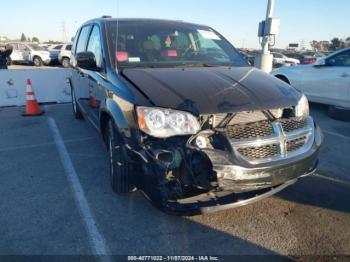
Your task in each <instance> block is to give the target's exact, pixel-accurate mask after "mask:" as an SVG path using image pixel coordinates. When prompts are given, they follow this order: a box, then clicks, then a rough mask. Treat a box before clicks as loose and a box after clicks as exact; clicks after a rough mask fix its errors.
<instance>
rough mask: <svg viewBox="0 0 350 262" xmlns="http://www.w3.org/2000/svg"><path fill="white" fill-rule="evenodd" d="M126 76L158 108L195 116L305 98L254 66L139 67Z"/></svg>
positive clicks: (280, 104)
mask: <svg viewBox="0 0 350 262" xmlns="http://www.w3.org/2000/svg"><path fill="white" fill-rule="evenodd" d="M122 74H123V76H124V77H125V78H126V79H127V80H129V81H130V82H132V83H133V84H134V85H135V86H136V87H137V88H138V89H139V90H141V91H142V92H143V93H144V94H145V95H146V96H147V97H148V99H150V100H151V101H152V103H153V104H154V105H155V106H159V107H165V108H173V109H178V110H183V111H188V112H192V113H193V114H195V115H200V114H214V113H227V112H239V111H253V110H263V109H273V108H282V107H289V106H293V105H296V104H297V102H298V100H299V98H300V95H301V94H300V93H299V92H298V91H297V90H296V89H294V88H292V87H291V86H289V85H287V84H285V83H284V82H282V81H280V80H278V79H276V78H275V77H273V76H271V75H269V74H266V73H264V72H262V71H260V70H258V69H255V68H251V67H230V68H228V67H201V68H145V69H144V68H142V69H140V68H136V69H124V70H123V72H122Z"/></svg>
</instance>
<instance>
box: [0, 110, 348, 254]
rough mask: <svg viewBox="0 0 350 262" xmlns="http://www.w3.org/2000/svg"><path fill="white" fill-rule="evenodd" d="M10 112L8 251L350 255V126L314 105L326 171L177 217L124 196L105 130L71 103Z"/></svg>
mask: <svg viewBox="0 0 350 262" xmlns="http://www.w3.org/2000/svg"><path fill="white" fill-rule="evenodd" d="M22 110H23V109H22V108H18V107H12V108H2V109H0V119H1V125H0V163H1V165H0V176H1V183H0V199H1V201H0V210H1V212H0V225H1V227H0V236H1V237H0V255H15V254H16V255H90V254H101V253H108V254H115V255H125V254H128V255H131V254H138V255H139V254H148V255H160V254H164V255H169V254H173V255H188V254H192V255H195V254H196V255H203V254H207V255H244V254H249V255H260V254H264V255H271V254H272V255H274V254H279V255H283V256H294V255H298V256H299V255H344V254H346V255H350V241H349V239H350V205H349V201H350V171H349V170H350V161H349V160H350V157H349V151H350V123H346V122H339V121H336V120H332V119H330V118H328V116H327V115H326V108H325V107H323V106H320V105H312V115H313V116H314V118H315V119H316V121H317V122H318V123H319V124H320V125H321V127H322V129H323V130H324V132H325V142H324V145H323V147H322V151H321V154H320V166H319V170H318V172H317V174H315V175H313V176H311V177H307V178H303V179H301V180H300V181H299V182H298V183H297V184H295V185H293V186H291V187H290V188H287V189H286V190H285V191H283V192H281V193H279V194H278V195H276V196H274V197H271V198H268V199H265V200H263V201H260V202H258V203H255V204H252V205H248V206H245V207H241V208H238V209H233V210H227V211H222V212H218V213H214V214H209V215H201V216H195V217H174V216H169V215H166V214H164V213H162V212H160V211H158V210H157V209H156V208H154V207H153V206H152V205H151V203H150V202H149V201H148V200H147V199H146V198H145V197H144V196H143V195H142V194H141V193H139V192H136V193H133V194H130V195H127V196H117V195H115V194H114V193H113V192H112V190H111V188H110V185H109V179H108V176H107V154H106V151H105V149H104V146H103V144H102V142H101V139H100V137H99V135H98V133H97V132H96V131H95V130H94V129H93V127H92V126H90V125H89V124H88V123H87V122H85V121H78V120H75V119H74V118H73V116H72V113H71V106H70V105H69V104H62V105H46V106H45V111H46V114H45V115H44V116H41V117H34V118H24V117H22V116H20V115H21V112H22Z"/></svg>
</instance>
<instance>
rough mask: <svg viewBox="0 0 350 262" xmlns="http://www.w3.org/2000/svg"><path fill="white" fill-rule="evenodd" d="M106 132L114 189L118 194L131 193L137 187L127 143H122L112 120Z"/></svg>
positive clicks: (110, 172)
mask: <svg viewBox="0 0 350 262" xmlns="http://www.w3.org/2000/svg"><path fill="white" fill-rule="evenodd" d="M106 132H107V134H106V141H107V146H108V151H109V174H110V180H111V186H112V189H113V191H114V192H116V193H118V194H125V193H130V192H132V191H133V190H134V189H135V187H134V185H133V180H132V178H133V176H132V171H133V170H132V164H131V162H130V159H129V157H128V156H127V152H126V149H125V145H124V144H123V143H122V139H121V137H120V134H119V132H118V131H117V128H116V126H115V124H114V122H113V121H112V120H110V121H109V122H108V127H107V131H106Z"/></svg>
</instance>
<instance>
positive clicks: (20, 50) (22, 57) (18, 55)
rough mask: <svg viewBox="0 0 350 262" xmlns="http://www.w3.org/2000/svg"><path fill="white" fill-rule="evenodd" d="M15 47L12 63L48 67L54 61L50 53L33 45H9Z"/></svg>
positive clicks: (20, 43)
mask: <svg viewBox="0 0 350 262" xmlns="http://www.w3.org/2000/svg"><path fill="white" fill-rule="evenodd" d="M9 44H10V45H12V46H13V52H12V54H11V57H10V58H11V63H13V62H16V63H25V64H31V63H33V64H34V65H35V66H42V65H43V64H45V65H48V64H50V62H51V61H52V58H51V56H50V52H49V51H47V50H46V49H45V48H43V47H41V46H39V45H37V44H33V43H22V42H19V43H9Z"/></svg>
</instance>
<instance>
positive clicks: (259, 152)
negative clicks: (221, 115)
mask: <svg viewBox="0 0 350 262" xmlns="http://www.w3.org/2000/svg"><path fill="white" fill-rule="evenodd" d="M313 132H314V125H313V121H312V118H310V117H308V118H306V119H301V118H288V119H278V120H276V121H273V122H271V121H269V120H264V121H259V122H255V123H245V124H236V125H230V126H227V127H226V134H227V137H228V138H229V139H230V141H231V145H232V147H233V150H234V151H235V152H236V154H238V155H239V156H241V157H242V158H243V159H245V160H247V161H250V162H251V163H264V161H266V162H268V161H271V160H277V159H283V158H288V157H292V156H295V155H296V154H300V152H301V151H300V150H301V149H304V150H308V149H309V148H311V146H312V142H313V134H314V133H313Z"/></svg>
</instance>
